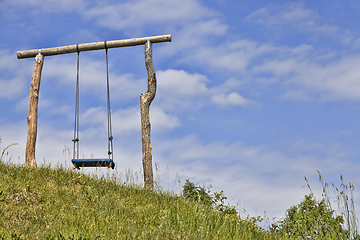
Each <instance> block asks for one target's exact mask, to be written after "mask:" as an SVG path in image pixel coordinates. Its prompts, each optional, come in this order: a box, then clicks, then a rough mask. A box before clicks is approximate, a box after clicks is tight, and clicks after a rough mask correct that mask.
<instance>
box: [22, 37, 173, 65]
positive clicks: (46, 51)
mask: <svg viewBox="0 0 360 240" xmlns="http://www.w3.org/2000/svg"><path fill="white" fill-rule="evenodd" d="M148 40H150V42H151V43H160V42H171V35H170V34H168V35H161V36H152V37H143V38H132V39H124V40H115V41H105V42H94V43H83V44H78V45H69V46H63V47H55V48H43V49H34V50H25V51H18V52H17V58H18V59H22V58H31V57H35V56H36V54H38V53H39V52H41V54H42V55H44V56H52V55H60V54H67V53H74V52H77V51H79V52H84V51H92V50H100V49H105V48H118V47H131V46H137V45H143V44H145V43H146V42H147V41H148ZM105 43H106V46H105Z"/></svg>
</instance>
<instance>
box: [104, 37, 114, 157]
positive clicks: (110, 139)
mask: <svg viewBox="0 0 360 240" xmlns="http://www.w3.org/2000/svg"><path fill="white" fill-rule="evenodd" d="M104 43H105V50H106V86H107V119H108V155H109V158H110V159H113V142H112V140H113V136H112V126H111V109H110V81H109V57H108V48H107V45H106V41H105V42H104Z"/></svg>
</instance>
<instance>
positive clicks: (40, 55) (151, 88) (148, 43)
mask: <svg viewBox="0 0 360 240" xmlns="http://www.w3.org/2000/svg"><path fill="white" fill-rule="evenodd" d="M161 42H171V35H170V34H168V35H160V36H151V37H143V38H132V39H124V40H113V41H107V42H93V43H83V44H78V45H68V46H62V47H54V48H42V49H33V50H25V51H18V52H17V57H18V59H23V58H31V57H35V59H34V69H33V75H32V79H31V84H30V94H29V114H28V118H27V122H28V134H27V141H26V150H25V163H26V166H27V167H35V168H36V167H37V164H36V160H35V145H36V137H37V118H38V100H39V89H40V80H41V71H42V67H43V64H44V57H45V56H53V55H60V54H68V53H75V52H78V54H79V52H82V51H93V50H100V49H107V48H119V47H132V46H138V45H145V66H146V71H147V75H148V79H147V80H148V81H147V83H148V84H147V85H148V87H147V90H146V91H145V92H144V93H142V94H141V95H140V117H141V141H142V153H143V154H142V163H143V170H144V186H145V188H149V189H153V187H154V181H153V170H152V154H151V149H152V148H151V141H150V129H151V127H150V114H149V108H150V104H151V102H152V101H153V99H154V98H155V94H156V84H157V80H156V74H155V69H154V65H153V62H152V44H153V43H161ZM106 53H107V52H106ZM106 58H107V57H106ZM78 59H79V56H78ZM78 61H79V60H78ZM107 69H108V67H107ZM107 72H108V70H107ZM78 73H79V63H78ZM77 94H78V88H77ZM76 104H79V101H78V98H77V103H76ZM76 109H77V110H75V115H76V116H78V114H79V110H78V108H76ZM76 116H75V129H76V130H75V133H74V139H73V141H74V153H75V149H77V151H76V155H75V154H74V157H73V159H72V162H73V164H74V165H75V167H78V168H79V167H82V166H83V167H94V166H99V167H102V166H106V167H115V163H114V162H113V160H112V159H113V155H112V134H111V131H109V129H110V130H111V116H110V98H109V94H108V127H109V126H110V128H108V139H109V140H108V141H109V151H108V154H109V158H104V159H79V156H78V153H79V149H78V144H79V134H78V126H79V119H78V118H77V117H76ZM76 132H77V133H76Z"/></svg>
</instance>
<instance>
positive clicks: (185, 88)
mask: <svg viewBox="0 0 360 240" xmlns="http://www.w3.org/2000/svg"><path fill="white" fill-rule="evenodd" d="M157 76H158V81H159V89H160V90H161V91H163V92H166V93H167V94H176V95H179V96H194V95H200V94H203V93H205V92H207V91H208V88H207V87H206V83H207V82H209V79H207V77H206V76H204V75H200V74H198V73H195V74H189V73H187V72H185V71H184V70H174V69H168V70H166V71H158V72H157Z"/></svg>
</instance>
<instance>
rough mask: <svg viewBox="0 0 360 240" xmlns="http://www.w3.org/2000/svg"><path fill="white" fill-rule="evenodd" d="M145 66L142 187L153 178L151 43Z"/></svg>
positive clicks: (148, 183) (149, 186) (147, 51)
mask: <svg viewBox="0 0 360 240" xmlns="http://www.w3.org/2000/svg"><path fill="white" fill-rule="evenodd" d="M145 66H146V71H147V75H148V87H147V90H146V92H144V93H143V94H141V95H140V112H141V136H142V153H143V155H142V162H143V169H144V187H145V188H148V189H151V190H152V189H153V188H154V178H153V169H152V155H151V141H150V131H151V126H150V112H149V111H150V110H149V109H150V104H151V102H152V101H153V100H154V98H155V94H156V74H155V69H154V65H153V62H152V43H151V42H150V41H147V42H146V43H145Z"/></svg>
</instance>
